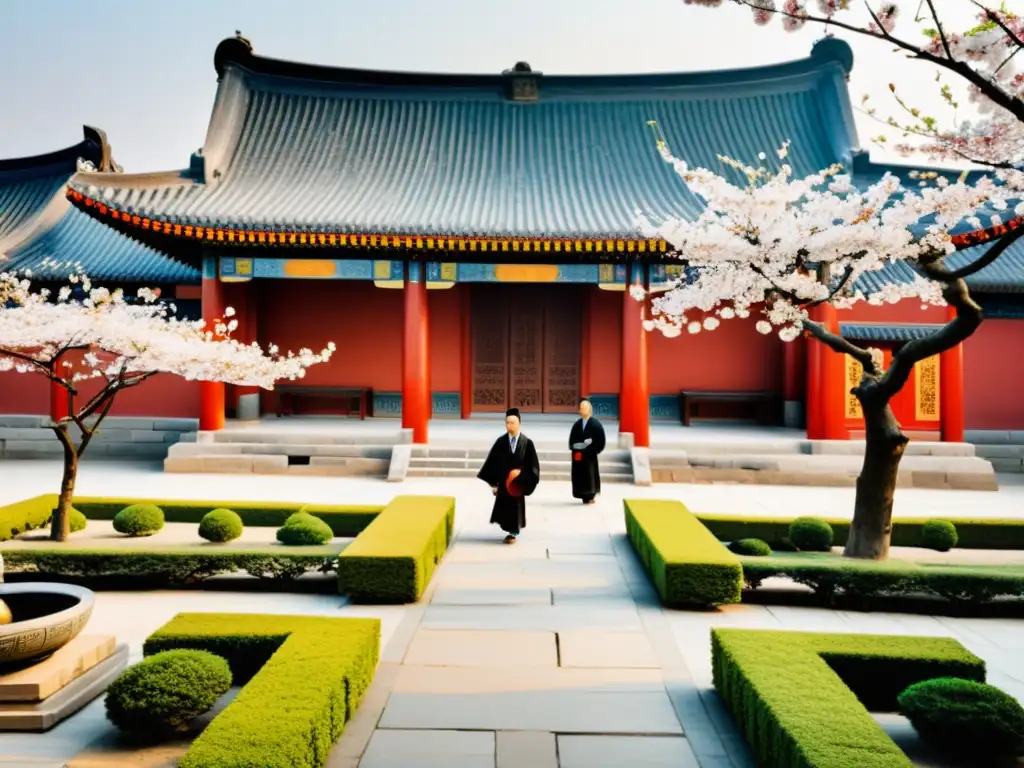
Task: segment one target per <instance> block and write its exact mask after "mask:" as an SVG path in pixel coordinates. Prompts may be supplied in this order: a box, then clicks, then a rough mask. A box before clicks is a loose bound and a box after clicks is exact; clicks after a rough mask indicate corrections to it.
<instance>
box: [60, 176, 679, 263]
mask: <svg viewBox="0 0 1024 768" xmlns="http://www.w3.org/2000/svg"><path fill="white" fill-rule="evenodd" d="M67 196H68V199H69V200H70V201H71V202H72V204H74V205H75V206H77V207H78V208H81V209H82V210H83V211H85V212H86V213H88V214H89V215H91V216H93V217H95V218H97V219H100V220H101V221H103V220H106V221H109V222H116V223H118V224H120V226H121V227H122V228H125V229H128V228H134V229H137V230H140V231H142V232H154V233H157V234H160V235H163V236H165V237H171V238H175V239H180V240H186V241H191V242H195V243H204V244H210V245H215V246H216V245H219V246H231V245H235V246H249V245H252V246H275V247H281V246H285V247H298V248H381V249H397V250H406V251H416V252H422V251H446V252H448V251H465V252H480V253H484V252H490V253H495V252H513V253H514V252H519V253H555V254H557V253H572V254H581V255H582V254H594V255H600V254H626V255H628V254H654V255H660V254H664V253H667V252H668V251H669V250H671V249H670V248H669V247H668V244H667V243H666V242H665V241H664V240H651V239H646V238H639V237H636V236H632V237H625V236H612V237H599V238H568V237H566V238H560V237H555V238H529V237H467V236H452V235H450V234H445V233H440V232H435V233H422V232H419V233H405V234H394V233H389V234H382V233H373V232H367V233H341V232H327V231H305V232H287V231H277V230H270V229H261V228H252V229H232V228H225V227H202V226H194V225H190V224H179V223H175V222H163V221H157V220H155V219H150V218H146V217H144V216H139V215H137V214H131V213H128V212H125V211H120V210H117V209H116V208H113V207H111V206H110V205H107V204H106V203H103V202H102V201H98V200H94V199H92V198H90V197H87V196H85V195H83V194H82V193H81V192H79V191H78V190H76V189H72V188H69V189H68V192H67Z"/></svg>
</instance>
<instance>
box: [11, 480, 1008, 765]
mask: <svg viewBox="0 0 1024 768" xmlns="http://www.w3.org/2000/svg"><path fill="white" fill-rule="evenodd" d="M59 475H60V471H59V466H58V465H57V464H56V463H53V462H12V461H8V462H0V504H2V503H7V502H9V501H13V500H15V499H18V498H24V497H26V496H30V495H34V494H37V493H41V492H45V491H50V490H51V489H54V488H56V486H57V482H58V479H59ZM78 487H79V492H80V493H81V494H83V495H103V494H106V495H117V496H131V495H141V496H149V497H160V496H165V497H177V498H203V497H205V498H210V499H225V500H232V499H242V500H249V499H265V500H277V499H281V500H294V501H309V502H316V501H319V502H335V503H338V502H346V501H351V502H367V503H373V502H385V501H387V500H389V499H390V498H391V497H392V496H394V495H396V494H400V493H403V494H408V493H418V494H430V493H438V494H451V495H455V496H456V497H457V519H456V528H457V532H456V540H455V542H454V543H453V546H452V548H451V549H450V550H449V552H448V555H447V556H446V558H445V560H444V562H443V564H442V565H441V567H440V568H439V569H438V571H437V573H436V575H435V577H434V579H433V582H432V584H431V586H430V588H429V589H428V592H427V594H426V595H425V597H424V599H423V600H422V601H421V602H420V603H419V604H417V605H413V606H404V607H390V606H387V607H385V606H351V605H348V604H347V603H346V601H345V600H344V599H343V598H341V597H338V596H335V595H309V594H265V593H234V592H231V593H227V592H215V591H201V592H191V591H175V592H159V593H153V592H147V593H112V592H107V593H101V594H99V596H98V600H97V607H96V611H95V613H94V615H93V618H92V620H91V622H90V624H89V628H88V629H87V631H89V632H94V633H97V632H110V633H113V634H116V635H117V636H118V638H119V639H120V640H121V641H124V642H128V643H129V644H130V645H131V650H132V654H133V657H135V658H138V657H139V656H140V655H141V643H142V641H143V639H144V638H145V637H146V636H147V635H148V634H149V633H150V632H152V631H153V630H154V629H156V628H157V627H159V626H160V625H162V624H163V623H164V622H166V621H167V620H168V619H170V618H171V617H172V616H173V615H174V614H176V613H178V612H181V611H233V612H264V613H298V614H320V615H331V616H376V617H379V618H381V619H382V621H383V644H382V656H381V665H380V668H379V669H378V672H377V676H376V679H375V681H374V685H373V687H372V688H371V689H370V692H369V694H368V696H367V699H366V700H365V702H364V704H363V706H362V708H361V709H360V711H359V713H358V714H357V716H356V718H355V720H354V721H353V722H352V723H351V724H350V725H349V728H348V729H347V730H346V733H345V734H344V736H343V737H342V739H341V741H340V742H339V744H338V745H337V747H336V748H335V750H334V752H333V753H332V755H331V759H330V763H329V765H331V766H335V767H337V768H341V767H342V766H344V767H345V768H356V767H357V766H359V767H360V768H384V767H394V768H398V767H401V768H417V767H418V766H451V767H452V768H477V767H479V768H484V767H487V768H519V767H520V766H521V767H523V768H527V767H528V768H555V767H556V766H561V767H562V768H583V767H586V768H602V766H609V767H610V766H616V767H618V766H624V765H629V766H677V767H678V766H682V767H684V768H686V767H693V768H696V767H698V766H699V767H700V768H742V767H745V766H752V762H751V760H750V757H749V755H748V753H747V751H746V748H745V746H744V745H743V743H742V741H741V739H740V738H739V736H738V734H737V732H736V730H735V728H734V726H733V725H732V722H731V719H730V718H729V716H728V715H727V714H726V713H725V712H724V710H723V709H722V707H721V705H720V704H719V702H718V699H717V697H716V696H715V694H714V693H713V691H712V686H711V662H710V650H709V648H710V641H709V631H710V628H711V627H713V626H733V627H747V628H779V629H797V630H811V631H843V632H870V633H882V634H910V635H938V636H951V637H955V638H956V639H958V640H960V641H961V642H962V643H964V645H965V646H967V647H968V648H969V649H970V650H971V651H973V652H974V653H976V654H978V655H979V656H981V657H982V658H983V659H985V661H986V662H987V664H988V668H989V680H990V682H992V683H993V684H995V685H997V686H999V687H1001V688H1003V689H1004V690H1006V691H1008V692H1009V693H1011V694H1013V695H1014V696H1016V697H1017V698H1019V699H1022V700H1024V655H1022V653H1021V652H1022V651H1024V622H1021V621H1012V620H1006V619H950V618H944V617H930V616H917V615H902V614H901V615H897V614H881V613H868V614H865V613H854V612H846V611H826V610H817V609H804V608H795V607H764V606H753V605H751V606H732V607H729V608H727V609H723V610H718V611H714V612H707V613H696V612H680V611H671V610H663V609H662V608H661V606H660V605H659V604H658V601H657V599H656V596H655V594H654V592H653V590H652V589H651V587H650V585H649V583H648V580H647V577H646V576H645V574H644V573H643V571H642V569H641V568H640V566H639V563H638V562H637V561H636V558H635V557H634V555H633V553H632V550H631V549H630V547H629V544H628V542H627V541H626V539H625V537H624V524H623V517H622V504H621V500H622V498H623V497H624V496H626V497H643V496H646V497H661V498H678V499H681V500H683V501H684V502H686V503H687V504H688V505H689V506H690V507H691V509H693V510H694V511H700V512H732V513H737V514H744V513H753V512H757V513H761V514H764V513H769V514H794V513H799V514H818V515H835V516H849V514H850V510H851V509H852V498H853V493H852V489H846V488H790V487H787V488H775V487H764V486H756V487H751V486H738V485H737V486H724V485H716V486H709V485H702V486H684V485H660V486H656V487H651V488H638V487H632V486H617V487H616V486H609V487H607V488H606V489H605V494H604V495H603V496H602V497H601V499H600V500H599V503H598V504H596V505H595V506H592V507H584V506H582V505H580V504H578V503H576V502H574V501H573V500H572V499H571V498H569V489H568V485H567V484H561V483H558V484H550V485H543V484H542V485H541V487H540V489H539V490H538V492H537V493H536V494H535V496H534V497H533V498H532V499H531V500H530V505H529V509H528V526H527V528H526V529H525V531H524V533H523V535H522V537H521V541H520V542H519V543H518V544H516V545H514V546H505V545H502V544H501V543H500V538H499V536H498V533H499V532H498V530H497V528H496V527H493V526H489V525H488V524H487V518H488V513H489V510H490V500H491V497H490V493H489V491H488V489H487V488H486V487H484V486H483V485H482V484H480V483H476V482H473V481H461V480H455V481H453V480H450V479H422V480H410V481H407V482H406V483H404V484H401V485H397V484H387V483H385V482H383V481H373V480H355V479H353V480H339V479H334V478H319V477H304V478H281V477H273V476H265V477H260V476H256V477H254V476H187V475H164V474H162V473H161V472H160V471H159V468H158V467H155V466H153V465H146V464H128V465H118V466H114V465H107V464H102V463H92V464H86V465H84V466H83V468H82V474H81V478H80V481H79V486H78ZM1022 512H1024V486H1020V485H1016V486H1008V487H1005V488H1004V489H1003V490H1001V491H999V492H998V493H971V492H948V491H946V492H944V491H921V490H905V491H904V490H901V491H899V492H898V493H897V514H901V515H911V514H914V515H928V516H931V515H954V514H955V515H957V516H965V515H971V514H974V515H979V516H981V515H984V516H1011V515H1021V514H1022ZM889 727H892V728H894V729H895V730H894V733H897V732H899V729H900V727H901V726H900V724H899V723H898V722H895V723H892V722H890V723H889ZM110 740H111V729H110V727H109V726H108V725H107V724H106V721H105V719H104V712H103V703H102V699H98V700H96V701H95V702H93V703H92V704H91V705H89V706H88V707H87V708H86V709H85V710H83V711H82V712H81V713H79V714H78V715H77V716H76V717H74V718H72V719H71V720H69V721H67V722H65V723H63V724H61V725H59V726H58V727H57V728H55V729H53V730H52V731H50V732H49V733H46V734H0V765H19V766H21V765H23V766H46V767H47V768H50V766H54V767H56V766H63V765H65V764H66V763H70V764H71V765H72V766H76V765H77V766H85V765H90V766H91V765H99V764H102V763H103V761H99V762H96V761H95V760H89V758H90V755H93V756H95V755H96V754H97V751H98V750H101V749H102V748H103V745H104V744H107V743H109V742H110ZM76 756H77V757H78V759H77V760H76V759H75V758H76ZM108 764H110V763H108ZM124 764H126V765H127V764H131V765H136V766H142V765H150V766H157V765H160V766H163V765H171V764H173V758H168V757H166V756H165V757H163V758H159V759H158V758H157V757H156V756H154V758H153V761H151V762H148V763H141V762H132V763H124ZM920 764H921V765H926V764H927V765H932V763H926V762H921V763H920Z"/></svg>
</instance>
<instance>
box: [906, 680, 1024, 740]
mask: <svg viewBox="0 0 1024 768" xmlns="http://www.w3.org/2000/svg"><path fill="white" fill-rule="evenodd" d="M898 701H899V706H900V712H901V713H902V714H903V716H904V717H906V718H907V719H908V720H909V721H910V724H911V725H913V726H914V729H915V730H916V731H917V732H918V733H919V734H920V735H921V738H922V739H924V740H926V741H930V742H932V743H933V744H935V745H936V746H941V747H945V748H947V749H950V750H952V751H956V752H960V753H965V752H966V753H970V754H972V755H987V756H996V755H1013V754H1018V753H1019V752H1020V751H1021V748H1022V746H1024V707H1021V705H1020V704H1019V703H1018V702H1017V700H1016V699H1015V698H1013V696H1010V695H1009V694H1008V693H1005V692H1004V691H1001V690H999V689H998V688H996V687H995V686H992V685H988V684H987V683H978V682H975V681H973V680H963V679H961V678H958V677H938V678H935V679H932V680H925V681H924V682H921V683H915V684H914V685H912V686H910V687H909V688H907V689H906V690H905V691H903V693H901V694H900V695H899V697H898Z"/></svg>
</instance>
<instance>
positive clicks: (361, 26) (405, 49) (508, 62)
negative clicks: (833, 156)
mask: <svg viewBox="0 0 1024 768" xmlns="http://www.w3.org/2000/svg"><path fill="white" fill-rule="evenodd" d="M917 5H918V2H917V0H909V1H908V0H904V2H903V3H902V6H903V11H904V14H905V16H907V17H910V18H907V19H906V22H907V23H906V24H905V26H904V27H903V32H904V34H905V35H906V36H908V37H910V38H911V39H914V38H915V37H916V33H915V31H914V25H913V24H911V23H909V22H910V21H911V19H912V16H913V13H914V11H915V10H916V8H917ZM940 5H941V6H942V7H943V9H944V12H948V13H949V14H950V16H949V18H950V20H951V21H952V22H953V23H952V24H951V25H950V28H953V29H965V28H967V27H969V26H970V25H971V21H972V16H973V14H972V11H971V5H970V2H969V0H942V2H941V3H940ZM1017 5H1020V6H1022V8H1021V10H1024V0H1009V7H1010V8H1011V9H1013V8H1014V6H1017ZM0 30H2V33H3V43H2V45H0V72H2V73H3V74H2V75H0V158H11V157H23V156H28V155H35V154H41V153H45V152H51V151H54V150H57V149H61V148H63V147H67V146H70V145H72V144H75V143H77V142H78V141H80V140H81V138H82V130H81V126H82V125H83V124H88V125H93V126H96V127H98V128H101V129H103V130H105V131H106V132H107V135H108V138H109V139H110V142H111V145H112V147H113V150H114V157H115V159H116V160H117V161H118V162H119V163H120V164H121V165H122V166H124V169H125V170H126V171H130V172H143V171H155V170H168V169H173V168H182V167H185V166H187V165H188V159H189V155H190V154H191V153H192V152H194V151H195V150H196V149H198V148H199V147H201V146H202V144H203V141H204V137H205V134H206V127H207V123H208V122H209V118H210V112H211V108H212V106H213V100H214V96H215V93H216V87H217V78H216V73H215V72H214V69H213V52H214V49H215V48H216V46H217V43H218V42H220V41H221V40H222V39H224V38H225V37H231V36H233V35H234V33H235V30H241V32H242V33H243V34H244V35H245V36H246V37H247V38H249V40H251V41H252V44H253V47H254V50H255V52H256V53H257V54H258V55H261V56H269V57H273V58H279V59H290V60H295V61H303V62H309V63H315V64H325V65H331V66H344V67H357V68H366V69H390V70H405V71H433V72H480V73H498V72H500V71H502V70H503V69H507V68H509V67H511V66H512V65H513V64H514V63H515V62H517V61H528V62H529V63H530V64H531V66H532V67H533V69H534V70H540V71H542V72H547V73H552V74H582V73H594V74H608V73H631V72H672V71H695V70H707V69H732V68H738V67H748V66H757V65H763V64H770V63H775V62H780V61H788V60H793V59H800V58H804V57H806V56H807V55H808V54H809V52H810V49H811V46H812V45H813V43H814V41H815V40H817V39H819V38H820V37H821V36H822V34H823V29H822V28H821V27H820V26H816V25H808V26H807V27H806V28H805V29H804V30H802V31H800V32H798V33H786V32H784V31H783V30H782V28H781V25H780V24H778V23H773V24H772V25H770V26H768V27H758V26H755V25H754V24H753V22H752V21H751V17H750V12H749V10H746V9H742V8H738V7H731V6H728V5H727V6H726V7H723V8H719V9H708V8H702V7H697V6H692V5H686V4H684V3H683V2H682V0H511V1H508V2H497V0H431V2H423V0H285V1H284V2H282V0H175V2H173V3H152V2H147V3H142V2H139V0H90V2H81V0H32V2H24V1H18V0H0ZM839 36H842V37H845V39H847V40H848V41H849V42H850V43H851V45H852V46H853V48H854V54H855V57H856V59H855V63H854V70H853V74H852V75H851V79H850V91H851V96H852V98H853V100H854V102H855V103H856V104H859V103H860V97H861V95H862V94H868V95H870V96H871V99H872V103H874V104H875V105H876V106H877V107H878V108H879V110H880V111H884V110H887V109H888V108H889V107H890V106H894V104H893V101H892V98H891V95H890V94H889V89H888V84H889V83H890V82H895V83H896V84H897V85H898V86H899V88H900V90H901V92H904V93H906V94H908V95H911V96H913V97H914V99H915V104H916V105H918V106H920V107H922V108H923V109H924V110H926V111H927V112H929V113H931V114H935V115H936V116H937V117H939V118H940V119H950V120H951V119H952V117H953V116H952V115H951V114H950V113H949V111H948V110H946V109H944V108H943V105H942V103H941V100H940V99H939V97H938V88H937V86H936V84H935V70H934V69H931V68H930V67H929V65H927V64H924V63H921V62H915V61H909V60H907V59H906V58H905V57H903V56H902V55H901V54H897V53H893V52H892V51H891V49H890V47H889V46H888V45H885V44H883V43H879V42H876V41H873V40H866V39H863V38H857V37H855V36H846V35H842V34H840V35H839ZM964 116H966V115H964V114H961V117H964ZM858 129H859V132H860V138H861V142H860V143H861V146H862V147H863V148H865V149H872V155H873V157H875V158H876V159H879V160H884V159H893V158H896V155H894V154H893V153H891V152H886V151H884V150H882V149H878V148H873V146H872V142H871V141H870V139H871V137H873V136H876V135H878V134H879V133H880V132H881V131H882V127H881V126H879V125H878V124H877V123H876V122H874V121H872V120H871V119H870V118H868V117H866V116H864V115H860V116H858Z"/></svg>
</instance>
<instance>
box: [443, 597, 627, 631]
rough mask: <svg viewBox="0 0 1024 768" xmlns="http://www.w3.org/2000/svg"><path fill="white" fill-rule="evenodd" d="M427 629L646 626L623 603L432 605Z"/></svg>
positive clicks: (558, 628) (532, 629)
mask: <svg viewBox="0 0 1024 768" xmlns="http://www.w3.org/2000/svg"><path fill="white" fill-rule="evenodd" d="M423 627H424V628H426V629H500V630H508V629H518V630H523V631H544V630H547V631H550V632H564V631H566V630H570V629H603V630H606V631H627V632H628V631H635V632H639V631H640V630H641V629H642V628H643V627H642V626H641V624H640V617H639V616H638V615H637V612H636V607H635V606H633V605H628V604H626V603H625V602H622V603H620V604H618V605H615V604H612V605H608V604H606V603H586V602H576V603H573V604H570V605H557V604H556V605H512V606H508V607H504V606H493V605H483V606H463V605H431V606H430V607H429V608H427V610H426V613H425V614H424V616H423Z"/></svg>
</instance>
